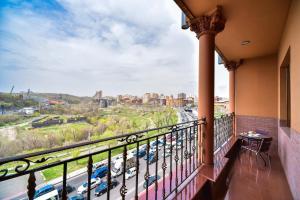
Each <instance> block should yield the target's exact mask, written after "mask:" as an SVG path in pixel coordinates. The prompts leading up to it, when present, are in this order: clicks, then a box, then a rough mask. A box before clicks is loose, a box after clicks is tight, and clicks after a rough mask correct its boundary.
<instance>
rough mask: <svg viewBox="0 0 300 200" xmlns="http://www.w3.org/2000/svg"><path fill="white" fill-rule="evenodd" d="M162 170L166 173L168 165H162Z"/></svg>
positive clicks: (164, 163)
mask: <svg viewBox="0 0 300 200" xmlns="http://www.w3.org/2000/svg"><path fill="white" fill-rule="evenodd" d="M161 168H162V169H163V171H166V169H167V163H166V162H163V163H162V165H161Z"/></svg>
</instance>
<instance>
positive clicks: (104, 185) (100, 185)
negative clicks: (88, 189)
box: [95, 179, 119, 196]
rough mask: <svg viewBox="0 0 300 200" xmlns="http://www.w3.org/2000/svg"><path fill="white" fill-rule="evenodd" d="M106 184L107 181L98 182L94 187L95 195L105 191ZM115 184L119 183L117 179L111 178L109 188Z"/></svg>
mask: <svg viewBox="0 0 300 200" xmlns="http://www.w3.org/2000/svg"><path fill="white" fill-rule="evenodd" d="M107 185H108V184H107V181H104V182H102V183H100V184H99V185H98V186H97V187H96V189H95V195H96V196H100V195H102V194H104V193H105V192H106V191H107ZM117 185H119V181H117V180H116V179H112V180H111V184H110V189H112V188H115V187H116V186H117Z"/></svg>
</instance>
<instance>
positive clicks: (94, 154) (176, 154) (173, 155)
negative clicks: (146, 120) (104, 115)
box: [0, 118, 229, 200]
mask: <svg viewBox="0 0 300 200" xmlns="http://www.w3.org/2000/svg"><path fill="white" fill-rule="evenodd" d="M220 120H222V121H220ZM220 120H217V122H222V123H229V121H228V120H227V118H226V120H225V118H221V119H220ZM227 121H228V122H227ZM216 124H217V126H218V127H222V126H220V125H219V123H216ZM204 125H205V119H200V120H195V121H190V122H185V123H180V124H175V125H171V126H165V127H160V128H154V129H149V130H144V131H139V132H135V133H130V134H123V135H119V136H115V137H109V138H105V139H101V140H95V141H89V142H82V143H79V144H74V145H70V146H65V147H60V148H54V149H50V150H46V151H40V152H35V153H29V154H26V155H20V156H14V157H8V158H3V159H0V182H2V181H6V180H9V179H13V178H18V177H20V176H24V175H29V178H28V186H27V193H26V194H24V195H23V196H24V197H25V196H27V197H28V199H30V200H31V199H35V198H36V194H37V193H36V189H38V188H39V187H37V185H36V173H37V172H40V171H42V170H48V169H50V168H53V167H56V166H61V169H62V172H61V173H62V182H60V183H58V185H59V186H61V187H62V192H61V198H62V199H67V198H68V196H70V194H68V192H69V191H68V190H67V183H68V181H69V180H68V178H67V175H68V166H69V165H70V164H71V163H73V164H74V162H78V161H79V160H81V161H82V160H83V161H84V162H85V163H86V166H87V170H86V171H84V172H83V173H84V176H85V177H87V178H86V181H87V189H86V193H85V194H84V196H86V198H87V199H92V197H93V196H92V191H93V190H92V187H93V186H94V185H92V183H91V177H92V176H96V175H95V172H96V171H97V167H95V165H93V164H94V160H95V161H96V160H97V161H99V157H100V155H102V158H103V157H105V161H106V162H105V163H106V164H104V165H105V166H106V167H107V170H106V172H104V173H105V174H104V175H105V176H104V177H103V175H101V180H102V181H106V183H107V185H108V186H109V187H107V188H106V189H105V192H106V198H107V199H110V198H111V195H112V192H111V190H114V191H113V192H114V194H115V192H116V191H118V192H119V196H120V197H121V198H122V199H125V198H126V199H127V198H130V199H132V198H134V199H138V198H139V197H140V193H141V192H142V191H144V188H141V184H140V183H143V185H145V186H146V187H145V198H146V199H148V198H149V188H150V185H151V184H152V183H153V184H154V191H155V192H154V196H155V199H157V197H158V196H159V195H161V196H162V198H163V199H165V198H167V197H168V196H170V194H172V193H174V192H177V188H178V187H179V186H180V184H182V183H183V182H184V181H185V180H186V179H187V178H188V176H189V175H191V174H192V173H193V172H194V171H195V170H196V169H197V168H198V167H199V166H200V161H199V160H200V159H198V158H199V157H200V156H199V155H200V152H199V147H200V144H199V143H198V140H199V136H198V133H200V132H201V130H203V128H202V127H203V126H204ZM217 130H219V129H217ZM222 130H223V131H225V132H226V133H225V135H226V134H228V130H224V129H222ZM220 131H221V130H219V131H218V134H217V135H220V134H221V133H220ZM225 135H224V136H223V137H222V138H227V137H228V136H227V135H226V136H225ZM219 140H222V139H218V144H219ZM108 141H114V142H115V145H114V146H108V147H105V148H104V149H99V148H96V150H94V151H90V152H88V153H84V154H82V155H81V154H79V155H78V156H74V157H73V156H71V157H67V158H64V159H57V155H58V153H62V154H63V153H65V152H68V151H72V150H74V149H77V148H83V147H90V146H91V145H99V146H100V145H101V144H103V143H105V142H108ZM129 153H130V154H132V155H135V157H134V156H129ZM144 154H146V155H145V159H146V160H145V161H144V160H143V158H141V157H142V156H144ZM115 156H118V157H120V158H119V159H121V160H122V161H118V162H121V163H122V164H121V166H122V167H121V168H119V170H121V173H120V174H119V177H117V178H114V179H113V177H112V169H113V168H114V167H115V163H116V161H115ZM129 157H130V159H131V161H130V162H132V163H134V164H133V165H132V166H128V163H129ZM132 157H134V159H132ZM134 160H135V161H134ZM133 161H134V162H133ZM151 164H155V167H154V169H153V167H152V166H150V165H151ZM133 166H134V167H136V175H135V183H134V184H133V186H132V188H134V193H131V194H129V193H128V189H129V188H128V186H127V185H126V182H127V181H126V175H125V174H126V172H127V170H128V168H129V167H133ZM98 167H99V168H98V169H100V168H101V167H103V165H102V166H101V165H100V166H98ZM159 168H161V169H159ZM99 176H100V175H99ZM153 176H154V177H155V180H154V182H153ZM150 177H151V178H152V179H151V180H150ZM159 177H162V178H160V180H158V179H159ZM112 180H117V182H119V186H117V187H119V189H118V190H116V189H113V188H111V187H110V186H115V185H113V183H112ZM133 180H134V179H133ZM158 182H159V183H160V186H159V187H158ZM115 183H116V182H115ZM56 186H57V185H56ZM130 189H131V188H130ZM151 189H153V187H151ZM12 190H13V187H12ZM131 191H132V190H131ZM142 193H143V192H142ZM130 195H131V196H130ZM152 195H153V193H152ZM151 198H152V197H151Z"/></svg>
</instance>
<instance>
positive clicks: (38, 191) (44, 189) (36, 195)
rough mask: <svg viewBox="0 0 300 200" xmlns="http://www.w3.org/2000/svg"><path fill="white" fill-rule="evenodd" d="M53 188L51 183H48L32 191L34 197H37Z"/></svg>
mask: <svg viewBox="0 0 300 200" xmlns="http://www.w3.org/2000/svg"><path fill="white" fill-rule="evenodd" d="M53 190H55V187H54V186H53V185H51V184H49V185H45V186H44V187H41V188H40V189H38V190H37V191H35V193H34V198H38V197H40V196H42V195H44V194H46V193H49V192H51V191H53Z"/></svg>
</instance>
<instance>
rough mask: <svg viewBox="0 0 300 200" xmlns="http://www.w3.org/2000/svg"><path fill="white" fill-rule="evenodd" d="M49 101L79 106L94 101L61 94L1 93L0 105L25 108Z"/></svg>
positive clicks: (89, 98) (88, 98)
mask: <svg viewBox="0 0 300 200" xmlns="http://www.w3.org/2000/svg"><path fill="white" fill-rule="evenodd" d="M47 100H59V101H64V102H66V103H68V104H79V103H85V102H90V101H92V98H91V97H78V96H75V95H69V94H59V93H34V92H30V94H29V95H27V93H13V94H9V93H1V92H0V105H3V106H4V107H7V108H9V107H16V108H20V107H25V106H36V105H38V102H41V101H47Z"/></svg>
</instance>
